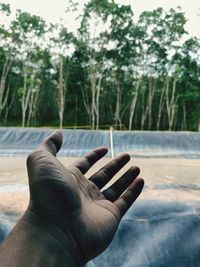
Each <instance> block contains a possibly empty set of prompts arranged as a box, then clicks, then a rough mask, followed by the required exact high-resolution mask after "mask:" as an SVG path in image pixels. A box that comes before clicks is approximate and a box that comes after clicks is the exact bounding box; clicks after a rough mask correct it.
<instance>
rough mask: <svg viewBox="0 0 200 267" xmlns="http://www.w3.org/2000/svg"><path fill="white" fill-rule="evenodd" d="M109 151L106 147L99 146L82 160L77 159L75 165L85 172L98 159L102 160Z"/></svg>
mask: <svg viewBox="0 0 200 267" xmlns="http://www.w3.org/2000/svg"><path fill="white" fill-rule="evenodd" d="M107 152H108V149H107V148H106V147H98V148H96V149H94V150H92V151H91V152H89V153H88V154H86V155H85V156H84V157H82V158H81V159H80V160H78V161H76V162H75V164H74V167H76V168H78V169H79V170H80V171H81V172H82V174H85V173H86V172H87V171H88V170H89V169H90V168H91V167H92V165H94V164H95V163H96V162H97V161H98V160H100V159H101V158H102V157H103V156H105V154H106V153H107Z"/></svg>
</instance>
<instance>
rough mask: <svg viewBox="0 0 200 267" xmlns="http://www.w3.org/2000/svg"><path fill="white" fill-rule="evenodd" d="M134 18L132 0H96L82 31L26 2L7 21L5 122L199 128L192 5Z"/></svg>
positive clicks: (5, 10)
mask: <svg viewBox="0 0 200 267" xmlns="http://www.w3.org/2000/svg"><path fill="white" fill-rule="evenodd" d="M75 6H76V5H75ZM75 6H74V7H75ZM11 15H12V14H11V11H10V6H9V5H6V4H0V16H1V17H4V18H5V21H6V20H8V21H9V19H10V18H11ZM66 16H67V14H66ZM133 18H134V14H133V11H132V10H131V7H130V6H125V5H117V4H116V3H115V2H114V1H111V2H109V1H107V0H104V1H94V0H92V1H90V2H89V3H88V4H87V5H86V6H85V9H84V12H83V14H81V25H80V28H79V30H78V33H77V34H76V35H74V34H73V33H72V32H70V29H69V28H67V27H66V26H65V25H64V23H62V22H60V24H56V25H52V24H51V25H49V24H47V23H46V22H45V21H44V20H43V19H42V18H40V17H38V16H35V15H30V14H29V13H27V12H23V11H21V10H18V11H17V14H16V16H15V18H14V19H10V21H9V23H6V22H5V23H3V24H1V25H0V125H2V126H4V125H5V126H19V125H21V126H47V125H49V126H57V127H58V126H60V127H63V125H64V126H66V127H69V126H70V127H77V126H85V128H91V129H99V128H102V129H103V128H105V127H108V126H109V125H112V126H114V127H115V128H117V129H129V130H192V131H197V130H199V128H200V104H199V103H200V62H199V52H200V49H199V48H200V42H199V40H198V39H197V38H195V37H189V36H188V34H187V33H186V31H185V28H184V27H185V23H186V18H185V15H184V13H183V12H182V11H181V9H180V8H177V9H176V10H174V9H171V10H169V11H168V12H165V11H164V10H163V9H162V8H158V9H156V10H154V11H145V12H143V13H142V14H141V15H140V17H139V20H138V21H137V22H134V20H133ZM183 37H184V40H185V41H184V42H183V41H182V42H180V40H182V39H183ZM86 125H87V127H86ZM83 128H84V127H83Z"/></svg>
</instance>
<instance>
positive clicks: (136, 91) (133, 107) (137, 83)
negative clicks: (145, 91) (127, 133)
mask: <svg viewBox="0 0 200 267" xmlns="http://www.w3.org/2000/svg"><path fill="white" fill-rule="evenodd" d="M139 86H140V79H138V80H137V82H136V85H135V94H134V95H133V98H132V101H131V106H130V116H129V127H128V129H129V130H131V129H132V124H133V116H134V113H135V107H136V102H137V98H138V92H139Z"/></svg>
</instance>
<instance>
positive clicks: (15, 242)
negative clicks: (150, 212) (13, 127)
mask: <svg viewBox="0 0 200 267" xmlns="http://www.w3.org/2000/svg"><path fill="white" fill-rule="evenodd" d="M61 145H62V133H61V132H60V131H56V132H54V133H53V134H52V135H50V136H49V137H48V138H46V139H45V141H44V142H43V144H41V145H40V146H39V147H38V148H37V149H36V150H35V151H34V152H32V153H31V154H30V155H29V157H28V159H27V170H28V177H29V188H30V201H29V205H28V208H27V210H26V212H25V214H24V215H23V216H22V218H21V219H20V221H19V222H18V223H17V225H16V226H15V228H14V229H13V230H12V231H11V233H10V234H9V235H8V236H7V238H6V239H5V241H4V242H3V243H2V245H1V247H0V266H4V267H23V266H24V267H25V266H29V267H32V266H34V267H40V266H42V267H45V266H48V267H54V266H55V267H61V266H62V267H64V266H66V267H67V266H70V267H75V266H79V267H80V266H84V265H85V264H86V263H87V262H88V261H89V260H91V259H93V258H94V257H96V256H97V255H99V254H100V253H101V252H103V251H104V250H105V249H106V248H107V247H108V245H109V244H110V242H111V241H112V239H113V237H114V234H115V232H116V230H117V227H118V225H119V223H120V220H121V218H122V217H123V215H124V214H125V212H126V211H127V210H128V209H129V207H130V206H131V205H132V204H133V202H134V201H135V200H136V198H137V197H138V196H139V194H140V193H141V191H142V188H143V185H144V181H143V179H141V178H137V176H138V175H139V172H140V171H139V168H138V167H131V168H130V169H129V170H128V171H127V172H125V173H124V174H123V175H122V176H121V177H120V178H119V179H118V180H117V181H116V182H115V183H114V184H113V185H111V186H110V187H109V188H107V189H105V190H103V191H102V188H103V187H104V186H105V185H106V184H107V183H108V182H109V181H110V180H111V179H112V177H113V176H114V175H115V174H116V173H117V172H118V171H119V170H120V169H121V168H122V167H123V166H124V165H125V164H126V163H127V162H128V161H129V159H130V156H129V155H128V154H122V155H120V156H118V157H116V158H115V159H113V160H112V161H111V162H110V163H108V164H107V165H105V166H104V167H102V168H101V169H100V170H99V171H97V172H96V173H95V174H93V175H92V176H91V177H90V178H89V179H87V178H85V176H84V175H85V173H86V172H87V171H88V170H89V169H90V167H91V166H92V165H93V164H94V163H95V162H97V161H98V160H99V159H101V158H102V157H103V156H104V155H105V154H106V153H107V148H105V147H100V148H97V149H94V150H93V151H92V152H90V153H88V154H87V155H85V156H84V157H82V158H81V159H79V160H78V161H76V162H75V163H73V164H72V165H70V166H68V167H67V168H66V167H64V166H63V165H62V164H61V163H60V162H59V161H58V159H57V158H56V153H57V152H58V151H59V149H60V147H61Z"/></svg>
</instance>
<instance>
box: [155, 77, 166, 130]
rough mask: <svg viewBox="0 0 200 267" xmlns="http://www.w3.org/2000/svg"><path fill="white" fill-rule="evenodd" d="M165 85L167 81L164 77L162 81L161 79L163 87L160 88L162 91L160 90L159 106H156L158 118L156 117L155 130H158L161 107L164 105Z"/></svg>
mask: <svg viewBox="0 0 200 267" xmlns="http://www.w3.org/2000/svg"><path fill="white" fill-rule="evenodd" d="M166 86H167V82H166V80H165V79H164V81H163V89H162V92H161V96H160V101H159V108H158V118H157V126H156V128H157V131H159V130H160V121H161V116H162V111H163V107H164V104H165V94H166Z"/></svg>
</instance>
